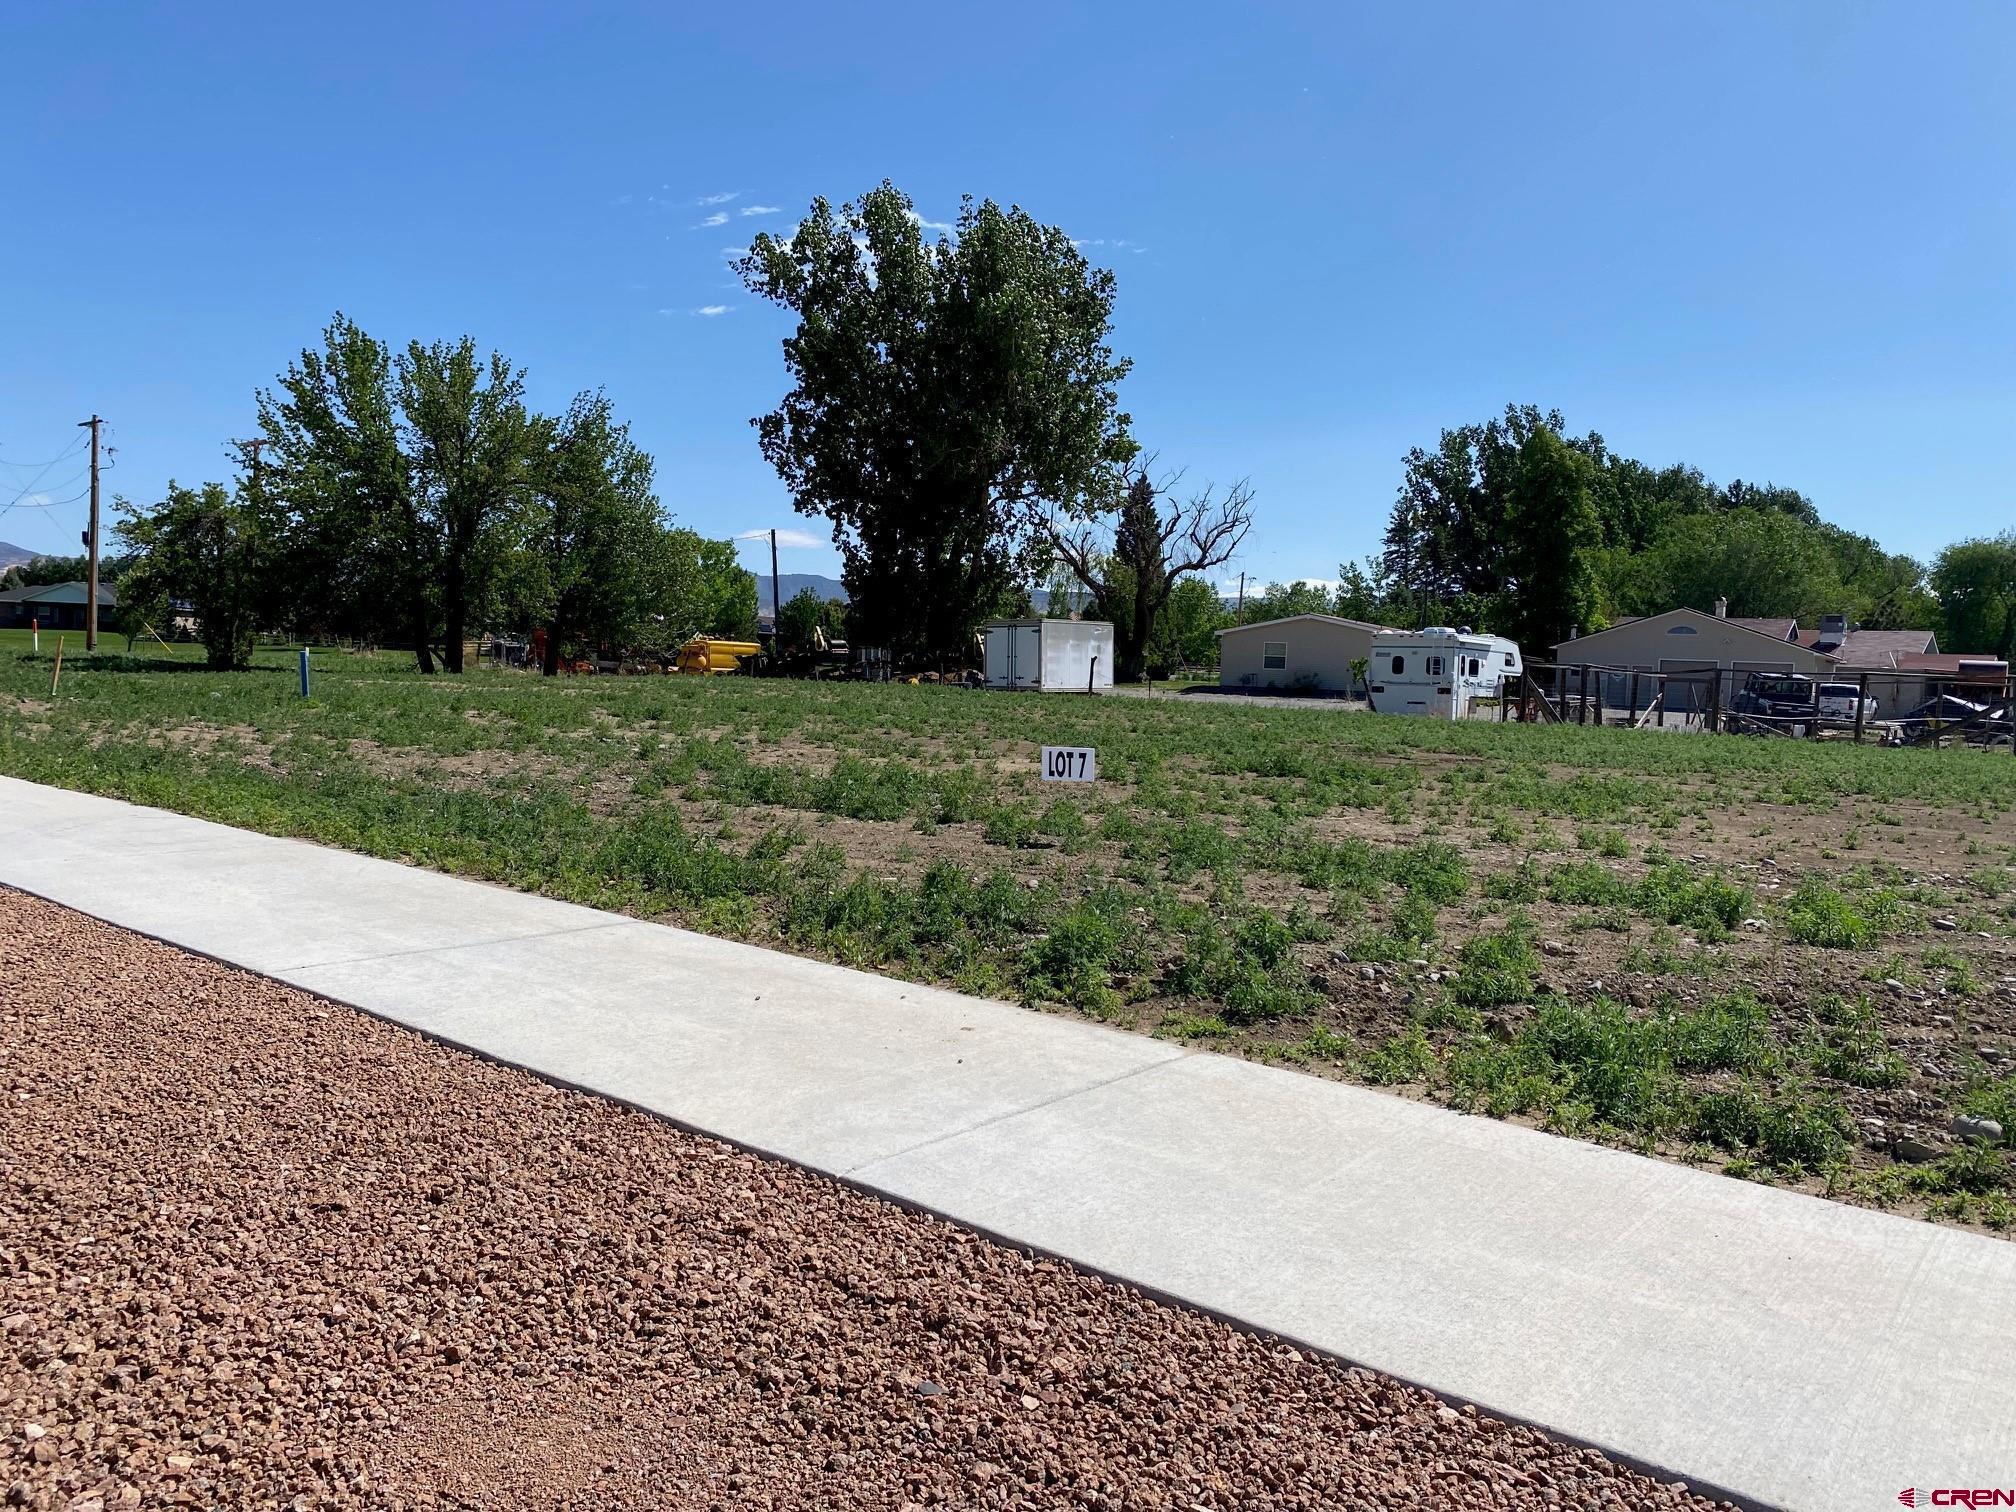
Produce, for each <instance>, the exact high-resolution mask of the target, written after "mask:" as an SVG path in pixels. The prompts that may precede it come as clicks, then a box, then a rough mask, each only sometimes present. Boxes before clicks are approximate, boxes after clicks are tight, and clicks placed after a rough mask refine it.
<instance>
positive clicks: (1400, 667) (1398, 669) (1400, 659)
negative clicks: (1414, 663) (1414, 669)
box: [1393, 656, 1407, 677]
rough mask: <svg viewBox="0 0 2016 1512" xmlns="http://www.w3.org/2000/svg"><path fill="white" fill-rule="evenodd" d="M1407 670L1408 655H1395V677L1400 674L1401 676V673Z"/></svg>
mask: <svg viewBox="0 0 2016 1512" xmlns="http://www.w3.org/2000/svg"><path fill="white" fill-rule="evenodd" d="M1406 670H1407V658H1406V657H1404V656H1396V657H1394V658H1393V675H1394V676H1395V677H1399V676H1401V675H1402V674H1403V673H1405V672H1406Z"/></svg>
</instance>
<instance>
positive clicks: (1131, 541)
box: [1042, 454, 1253, 682]
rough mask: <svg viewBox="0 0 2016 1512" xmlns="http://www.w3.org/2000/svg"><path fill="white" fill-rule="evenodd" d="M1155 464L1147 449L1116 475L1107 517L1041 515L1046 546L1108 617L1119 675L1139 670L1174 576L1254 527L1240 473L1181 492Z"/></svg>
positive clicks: (1177, 475)
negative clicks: (1224, 485) (1156, 472)
mask: <svg viewBox="0 0 2016 1512" xmlns="http://www.w3.org/2000/svg"><path fill="white" fill-rule="evenodd" d="M1154 465H1155V457H1154V456H1153V455H1152V454H1151V455H1148V456H1144V457H1142V458H1141V459H1139V460H1138V461H1136V462H1135V463H1133V464H1131V465H1130V466H1129V467H1128V468H1127V469H1126V470H1125V472H1124V473H1123V474H1122V475H1121V482H1122V487H1121V489H1120V490H1119V500H1120V502H1119V506H1118V508H1117V509H1116V510H1111V511H1102V513H1111V514H1112V515H1113V516H1114V519H1113V522H1112V524H1111V525H1107V524H1105V523H1104V522H1103V521H1101V520H1098V519H1093V520H1085V519H1083V518H1082V517H1078V516H1066V515H1059V514H1052V515H1049V516H1047V517H1045V519H1044V521H1043V523H1042V528H1043V534H1044V536H1045V538H1046V539H1047V540H1048V542H1049V545H1050V549H1051V551H1052V552H1054V553H1055V554H1056V556H1057V559H1058V560H1059V561H1061V562H1063V564H1064V565H1065V567H1067V568H1068V569H1069V570H1070V572H1071V574H1072V576H1073V577H1075V578H1077V579H1078V581H1079V582H1081V583H1083V584H1084V585H1085V587H1086V588H1087V589H1088V590H1089V591H1090V592H1091V594H1092V597H1093V600H1094V602H1095V603H1096V604H1097V605H1098V606H1099V608H1100V610H1101V611H1102V612H1103V613H1105V614H1106V615H1108V616H1109V617H1111V618H1112V619H1113V620H1114V621H1115V623H1114V640H1115V642H1116V644H1115V647H1114V651H1115V654H1116V660H1117V662H1118V665H1117V666H1115V668H1114V669H1113V674H1114V677H1115V679H1116V680H1117V681H1119V682H1140V681H1141V680H1142V679H1143V677H1145V676H1146V674H1147V669H1148V644H1149V641H1150V640H1151V639H1152V638H1153V637H1154V633H1155V626H1156V624H1157V623H1158V622H1159V621H1160V619H1161V617H1162V612H1163V610H1165V609H1166V608H1167V607H1168V605H1169V598H1170V595H1171V594H1173V593H1174V592H1175V591H1176V585H1177V583H1179V582H1180V581H1181V580H1182V579H1183V578H1184V577H1185V576H1186V575H1188V574H1190V573H1196V572H1208V571H1209V570H1210V569H1212V568H1213V567H1219V566H1223V565H1224V564H1225V563H1226V562H1229V561H1230V560H1232V558H1233V557H1234V556H1235V555H1237V554H1238V551H1239V547H1240V545H1241V543H1242V542H1244V541H1245V539H1246V533H1247V532H1248V531H1250V530H1251V529H1252V528H1253V487H1252V485H1251V484H1250V483H1249V482H1247V481H1246V480H1245V479H1243V478H1242V479H1240V480H1239V481H1238V482H1237V483H1234V484H1233V485H1232V486H1231V487H1230V488H1229V489H1227V490H1226V491H1225V492H1224V493H1223V494H1220V493H1219V492H1218V490H1217V488H1216V487H1215V486H1214V485H1211V484H1206V485H1205V487H1204V488H1203V490H1202V491H1201V492H1198V493H1194V494H1191V495H1190V496H1189V497H1188V498H1182V497H1179V496H1178V489H1179V488H1180V486H1181V484H1182V481H1183V474H1182V473H1181V472H1180V471H1179V472H1173V473H1168V474H1165V475H1164V476H1163V477H1162V479H1161V480H1160V481H1159V482H1157V481H1155V480H1154V478H1153V477H1152V476H1151V474H1152V471H1153V468H1154ZM1116 568H1118V569H1122V570H1118V571H1116V570H1115V569H1116ZM1129 579H1131V581H1129ZM1122 609H1125V610H1128V611H1131V612H1129V613H1121V612H1120V611H1121V610H1122Z"/></svg>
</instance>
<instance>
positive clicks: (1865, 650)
mask: <svg viewBox="0 0 2016 1512" xmlns="http://www.w3.org/2000/svg"><path fill="white" fill-rule="evenodd" d="M1819 638H1820V632H1819V631H1817V630H1810V631H1807V632H1806V633H1805V634H1803V635H1801V636H1800V637H1799V644H1800V645H1802V646H1808V647H1810V646H1812V645H1813V644H1814V643H1815V642H1816V641H1818V640H1819ZM1938 650H1939V637H1938V636H1936V635H1934V634H1933V633H1932V632H1931V631H1930V630H1850V631H1849V632H1848V634H1847V635H1846V636H1845V637H1844V638H1843V639H1842V641H1841V644H1840V645H1839V646H1837V647H1836V648H1835V649H1834V651H1833V652H1832V653H1831V654H1832V655H1833V656H1834V657H1835V658H1837V659H1838V660H1839V661H1840V663H1841V665H1842V666H1844V667H1894V666H1896V665H1897V664H1898V660H1897V659H1898V658H1899V657H1902V656H1923V655H1925V654H1927V653H1928V652H1930V653H1936V652H1937V651H1938Z"/></svg>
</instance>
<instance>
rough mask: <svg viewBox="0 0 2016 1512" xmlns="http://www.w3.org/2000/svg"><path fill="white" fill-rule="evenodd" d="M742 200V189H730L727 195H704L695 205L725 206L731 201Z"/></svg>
mask: <svg viewBox="0 0 2016 1512" xmlns="http://www.w3.org/2000/svg"><path fill="white" fill-rule="evenodd" d="M740 198H742V191H741V190H740V189H730V190H729V191H728V192H727V193H726V194H703V195H701V196H700V198H698V199H697V200H695V201H693V203H694V204H696V205H701V206H706V205H725V204H727V203H728V201H730V200H738V199H740Z"/></svg>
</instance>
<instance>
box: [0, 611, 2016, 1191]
mask: <svg viewBox="0 0 2016 1512" xmlns="http://www.w3.org/2000/svg"><path fill="white" fill-rule="evenodd" d="M26 639H27V638H26V636H25V634H18V633H12V632H0V771H4V772H6V773H9V774H11V775H15V776H19V777H25V778H30V779H33V780H37V781H43V782H52V783H59V784H62V785H66V786H71V787H76V788H82V789H85V790H88V791H92V792H99V793H107V794H112V795H116V796H119V797H125V798H130V799H134V800H136V801H139V802H143V803H152V804H158V805H161V806H164V807H168V808H174V809H179V810H182V811H185V812H188V813H193V814H200V815H203V816H205V817H208V818H213V819H218V820H222V821H225V822H228V823H232V824H239V825H244V826H248V827H251V828H255V829H261V830H266V831H269V832H272V833H276V834H290V835H301V836H306V837H309V838H312V839H317V840H321V841H324V842H327V843H330V844H335V845H342V846H348V847H351V848H353V849H356V850H360V851H365V852H368V853H370V854H373V855H380V856H388V857H394V858H397V859H401V860H406V861H411V862H415V863H417V864H421V865H426V866H432V867H437V868H440V869H442V870H447V871H453V872H458V873H462V874H465V875H470V876H477V877H483V878H487V879H490V880H493V881H498V882H503V883H507V884H510V885H513V886H518V887H523V888H528V889H533V890H537V891H540V892H544V893H550V894H553V895H555V896H559V897H564V898H568V899H572V900H575V901H578V902H584V903H590V904H594V905H598V906H601V907H607V908H616V909H622V910H624V911H627V912H629V913H633V914H636V915H639V916H641V917H646V918H656V919H664V920H667V921H671V922H677V923H680V924H684V925H687V926H689V927H692V928H697V929H702V930H707V931H709V932H712V933H716V934H723V935H731V936H734V937H736V938H740V939H747V940H752V941H756V942H760V943H764V944H769V945H774V946H777V947H779V948H783V949H787V950H794V951H798V952H802V953H805V954H811V955H818V956H823V957H827V958H830V959H833V960H838V961H842V962H846V963H848V964H851V965H857V966H862V967H866V968H871V969H874V970H880V971H887V972H892V973H895V974H898V975H903V976H908V977H913V978H916V979H919V980H927V981H936V982H944V983H948V984H951V985H955V986H958V987H961V988H964V989H966V990H969V991H974V992H980V993H988V994H994V995H1000V996H1006V997H1010V998H1015V999H1019V1000H1022V1001H1026V1002H1029V1003H1032V1004H1035V1005H1039V1006H1042V1007H1046V1008H1049V1009H1052V1010H1054V1011H1061V1012H1072V1013H1079V1014H1084V1015H1087V1016H1091V1017H1095V1018H1098V1019H1100V1020H1102V1021H1105V1022H1109V1023H1115V1024H1119V1025H1123V1026H1125V1027H1128V1028H1132V1029H1136V1030H1139V1031H1141V1032H1144V1033H1151V1034H1161V1035H1165V1036H1169V1037H1173V1038H1178V1039H1182V1040H1185V1041H1188V1042H1191V1043H1194V1044H1198V1045H1203V1046H1209V1047H1211V1048H1214V1049H1219V1050H1222V1051H1225V1052H1228V1053H1233V1054H1241V1055H1247V1056H1251V1057H1254V1058H1259V1059H1268V1060H1274V1061H1279V1062H1283V1063H1288V1064H1293V1065H1296V1066H1300V1067H1302V1068H1304V1069H1306V1070H1309V1071H1312V1072H1316V1073H1319V1074H1323V1075H1329V1076H1335V1077H1341V1078H1347V1079H1352V1080H1359V1081H1365V1082H1371V1083H1375V1084H1379V1085H1383V1086H1387V1087H1389V1088H1392V1089H1394V1090H1395V1091H1396V1092H1398V1093H1400V1094H1403V1095H1410V1096H1416V1097H1427V1098H1433V1099H1436V1100H1438V1101H1443V1102H1447V1103H1449V1104H1451V1105H1454V1106H1457V1107H1460V1108H1465V1109H1468V1110H1472V1111H1476V1112H1479V1113H1488V1114H1493V1115H1496V1116H1500V1117H1509V1118H1519V1119H1524V1120H1528V1121H1531V1122H1534V1123H1536V1124H1540V1125H1542V1126H1545V1127H1549V1128H1553V1129H1557V1130H1560V1131H1562V1132H1565V1133H1571V1134H1575V1135H1579V1136H1582V1137H1586V1138H1594V1139H1602V1140H1606V1141H1610V1142H1615V1143H1622V1144H1627V1145H1630V1146H1633V1147H1636V1148H1640V1149H1642V1150H1644V1151H1646V1152H1647V1153H1648V1154H1656V1155H1661V1156H1665V1157H1668V1158H1675V1159H1685V1160H1691V1161H1696V1162H1701V1163H1707V1164H1711V1165H1714V1166H1717V1167H1720V1168H1725V1169H1729V1170H1732V1171H1735V1172H1737V1173H1740V1174H1745V1175H1749V1176H1753V1177H1756V1178H1759V1179H1767V1180H1774V1181H1780V1182H1785V1183H1790V1184H1796V1185H1799V1186H1802V1187H1804V1188H1806V1189H1809V1190H1815V1191H1826V1192H1828V1193H1830V1194H1832V1195H1835V1196H1838V1197H1842V1198H1845V1199H1849V1200H1855V1201H1862V1202H1870V1203H1876V1204H1881V1205H1885V1206H1895V1207H1897V1208H1899V1209H1900V1210H1902V1211H1909V1212H1918V1213H1924V1214H1926V1215H1928V1216H1932V1217H1935V1218H1939V1219H1943V1220H1949V1221H1958V1222H1966V1223H1971V1224H1976V1225H1980V1226H1985V1227H1989V1228H2002V1229H2006V1228H2008V1227H2009V1226H2010V1225H2011V1224H2012V1223H2016V1175H2012V1170H2016V1157H2012V1155H2011V1153H2010V1151H2011V1147H2012V1140H2011V1136H2012V1135H2016V938H2012V937H2016V869H2012V862H2016V817H2012V811H2016V760H2012V759H2011V758H2010V757H2009V755H2008V754H2007V753H2006V752H2005V753H2001V754H2000V755H1992V754H1984V753H1981V752H1977V751H1967V750H1959V751H1916V750H1902V751H1899V750H1885V749H1879V748H1876V747H1859V748H1858V747H1855V746H1852V745H1845V744H1834V743H1818V744H1816V743H1810V742H1799V741H1760V740H1749V739H1740V738H1734V737H1708V736H1699V735H1681V734H1656V733H1650V732H1647V733H1633V732H1628V731H1618V730H1584V729H1575V728H1562V727H1537V728H1523V727H1519V726H1516V725H1493V724H1458V725H1450V724H1444V723H1436V722H1431V721H1419V720H1405V719H1396V718H1388V717H1384V716H1378V715H1371V714H1365V713H1359V712H1347V711H1344V710H1340V709H1338V708H1335V707H1313V708H1308V709H1300V708H1284V707H1280V706H1262V707H1255V706H1250V705H1244V704H1242V703H1241V702H1239V701H1236V700H1229V699H1223V698H1218V697H1212V696H1209V695H1200V696H1192V697H1180V696H1174V695H1164V696H1160V697H1156V698H1153V699H1147V698H1131V697H1110V698H1100V699H1096V700H1094V699H1085V698H1082V697H1081V698H1072V697H1065V696H1048V697H1045V696H1038V695H1028V694H1021V695H1007V694H996V693H981V692H969V691H965V690H960V689H954V688H938V687H907V686H901V685H892V686H869V685H852V684H809V683H794V682H781V681H780V682H757V681H750V680H746V679H714V680H701V679H681V678H655V677H654V678H581V679H563V680H558V681H545V680H541V679H539V678H537V677H534V676H530V675H527V674H523V673H516V672H506V671H498V670H494V669H491V670H481V671H478V672H474V673H471V674H470V675H468V676H466V677H464V678H461V679H452V678H445V677H444V678H438V679H423V678H421V677H419V676H417V675H416V674H415V673H413V672H412V670H411V668H410V662H409V661H408V660H406V659H403V658H398V657H394V656H390V655H385V656H379V657H367V656H359V655H353V654H350V653H345V652H334V651H331V652H319V653H317V654H316V682H315V689H314V697H313V698H312V699H309V700H305V701H304V700H302V699H301V698H300V697H299V696H298V690H297V688H296V685H295V679H294V654H293V652H292V651H291V650H287V649H283V648H274V649H272V650H268V651H263V652H262V653H261V656H260V663H261V664H260V666H259V667H258V668H257V669H255V670H252V671H248V672H243V673H234V674H219V673H212V672H209V671H207V670H205V669H203V667H202V665H201V661H200V653H199V652H197V651H196V650H195V649H194V648H188V647H179V646H178V647H175V648H173V649H172V650H168V651H164V650H163V649H162V648H161V647H158V646H152V647H147V646H143V647H141V648H140V652H139V655H138V656H137V657H136V658H134V659H131V660H128V659H126V658H124V657H122V656H120V655H117V654H113V653H116V652H117V651H119V650H121V649H123V647H124V640H123V638H115V637H109V636H108V637H105V638H104V639H103V640H101V650H102V651H104V652H106V653H107V654H103V655H101V656H100V657H98V658H87V657H84V656H83V655H81V641H82V637H81V636H80V635H74V634H73V635H71V636H69V637H68V638H67V642H66V651H65V665H64V672H63V681H62V685H61V687H60V688H59V689H58V691H57V692H56V694H55V696H54V697H53V698H52V697H51V695H50V690H49V674H50V652H51V650H52V649H53V648H52V647H51V643H50V638H49V637H47V636H45V637H44V642H43V648H44V649H43V654H42V655H41V656H40V657H39V658H38V657H34V656H31V655H29V654H28V653H27V647H26ZM1045 744H1051V745H1091V746H1095V747H1096V748H1097V750H1098V753H1099V757H1098V759H1099V776H1100V780H1099V782H1098V783H1097V784H1096V785H1093V786H1090V787H1074V786H1064V785H1057V784H1044V783H1040V782H1039V781H1038V780H1037V749H1038V747H1039V746H1041V745H1045ZM1962 1117H1967V1118H1974V1119H1992V1120H1994V1121H1996V1122H1999V1124H2000V1125H2001V1128H2002V1130H2003V1131H2004V1132H2003V1135H2002V1137H2001V1140H2000V1141H1999V1143H1997V1142H1993V1141H1990V1142H1986V1143H1984V1142H1980V1141H1978V1140H1971V1139H1968V1138H1964V1137H1959V1136H1956V1135H1955V1133H1954V1132H1953V1131H1952V1126H1953V1124H1954V1120H1955V1119H1956V1118H1962ZM1970 1127H1972V1128H1974V1129H1975V1130H1976V1131H1979V1130H1980V1129H1981V1127H1982V1126H1981V1125H1979V1124H1975V1125H1972V1126H1970Z"/></svg>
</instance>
